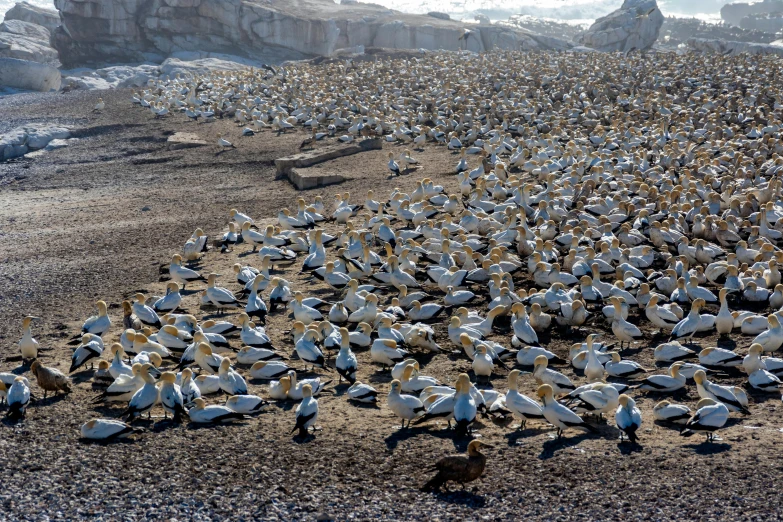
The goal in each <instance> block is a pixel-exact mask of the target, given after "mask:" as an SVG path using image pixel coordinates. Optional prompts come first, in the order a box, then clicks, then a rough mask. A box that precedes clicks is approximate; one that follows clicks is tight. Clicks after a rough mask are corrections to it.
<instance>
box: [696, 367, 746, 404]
mask: <svg viewBox="0 0 783 522" xmlns="http://www.w3.org/2000/svg"><path fill="white" fill-rule="evenodd" d="M693 380H694V381H695V382H696V391H698V393H699V397H701V398H702V399H713V400H715V401H718V402H722V403H723V404H725V405H726V407H727V408H728V409H729V410H730V411H739V412H742V413H744V414H746V415H749V414H750V411H748V408H747V407H745V406H744V405H743V404H742V403H741V402H740V400H739V399H738V398H737V395H735V393H734V390H733V387H728V386H721V385H719V384H715V383H713V382H711V381H709V380H708V379H707V374H706V373H705V372H704V371H703V370H698V371H697V372H696V373H694V374H693Z"/></svg>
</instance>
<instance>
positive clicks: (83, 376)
mask: <svg viewBox="0 0 783 522" xmlns="http://www.w3.org/2000/svg"><path fill="white" fill-rule="evenodd" d="M94 373H95V371H94V370H82V371H80V372H78V373H74V374H71V380H72V381H73V382H74V383H75V384H81V383H83V382H87V381H89V380H90V379H92V375H93V374H94Z"/></svg>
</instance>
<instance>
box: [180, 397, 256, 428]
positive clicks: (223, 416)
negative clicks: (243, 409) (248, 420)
mask: <svg viewBox="0 0 783 522" xmlns="http://www.w3.org/2000/svg"><path fill="white" fill-rule="evenodd" d="M188 417H190V422H193V423H195V424H223V423H226V422H233V421H235V420H242V419H244V418H245V415H244V414H242V413H237V412H235V411H234V410H232V409H231V408H229V407H227V406H222V405H219V404H210V405H209V406H207V403H206V401H205V400H204V399H202V398H201V397H198V398H196V399H193V406H192V407H191V408H190V409H189V410H188Z"/></svg>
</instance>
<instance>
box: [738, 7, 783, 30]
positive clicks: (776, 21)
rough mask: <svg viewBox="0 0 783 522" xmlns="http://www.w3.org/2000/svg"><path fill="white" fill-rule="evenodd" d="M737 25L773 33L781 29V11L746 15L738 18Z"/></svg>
mask: <svg viewBox="0 0 783 522" xmlns="http://www.w3.org/2000/svg"><path fill="white" fill-rule="evenodd" d="M739 26H740V27H741V28H742V29H747V30H749V31H762V32H765V33H772V34H775V33H777V32H779V31H780V30H781V29H783V12H779V13H764V14H754V15H748V16H746V17H744V18H743V19H742V20H740V23H739Z"/></svg>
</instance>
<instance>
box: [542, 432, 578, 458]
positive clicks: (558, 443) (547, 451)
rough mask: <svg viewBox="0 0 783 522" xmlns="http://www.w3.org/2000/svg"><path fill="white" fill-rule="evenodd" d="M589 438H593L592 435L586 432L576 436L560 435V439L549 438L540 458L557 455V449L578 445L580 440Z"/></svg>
mask: <svg viewBox="0 0 783 522" xmlns="http://www.w3.org/2000/svg"><path fill="white" fill-rule="evenodd" d="M588 438H591V435H590V434H589V433H584V434H582V435H578V436H576V437H560V438H559V439H551V440H548V441H546V442H545V443H544V444H543V446H542V448H541V453H539V455H538V458H539V459H541V460H546V459H551V458H552V457H554V456H555V453H556V452H557V450H561V449H566V448H573V447H576V446H578V445H579V443H580V442H582V441H584V440H586V439H588Z"/></svg>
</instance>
